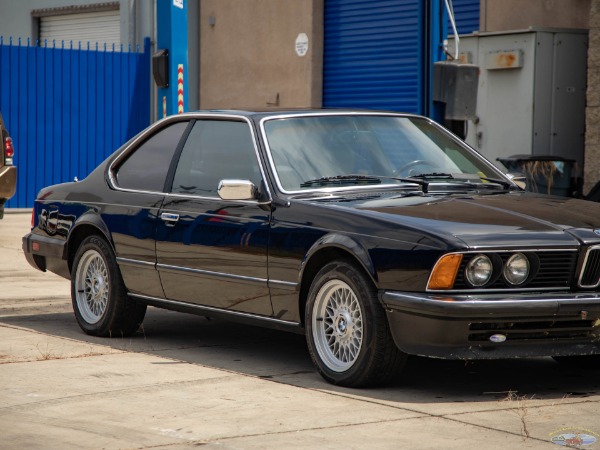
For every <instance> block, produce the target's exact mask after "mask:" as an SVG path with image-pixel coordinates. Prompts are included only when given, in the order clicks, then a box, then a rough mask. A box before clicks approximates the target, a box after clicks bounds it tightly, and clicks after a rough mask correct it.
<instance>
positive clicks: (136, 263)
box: [117, 257, 156, 269]
mask: <svg viewBox="0 0 600 450" xmlns="http://www.w3.org/2000/svg"><path fill="white" fill-rule="evenodd" d="M117 263H119V264H128V265H130V266H142V267H152V268H153V269H156V263H155V262H149V261H140V260H137V259H130V258H121V257H117Z"/></svg>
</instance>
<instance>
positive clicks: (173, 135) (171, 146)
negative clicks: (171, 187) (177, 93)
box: [117, 121, 189, 192]
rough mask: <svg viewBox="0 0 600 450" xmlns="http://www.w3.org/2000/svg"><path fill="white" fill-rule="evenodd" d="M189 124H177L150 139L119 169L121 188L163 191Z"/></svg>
mask: <svg viewBox="0 0 600 450" xmlns="http://www.w3.org/2000/svg"><path fill="white" fill-rule="evenodd" d="M188 124H189V122H188V121H185V122H177V123H174V124H172V125H169V126H167V127H165V128H163V129H161V130H160V131H158V132H157V133H156V134H154V135H153V136H151V137H150V138H148V139H146V140H145V141H144V142H143V143H142V144H141V145H140V146H139V147H138V148H137V149H136V150H134V151H133V153H132V154H131V155H129V156H128V157H127V159H126V160H125V162H123V163H122V164H121V165H119V167H118V168H117V184H118V185H119V187H122V188H123V189H133V190H138V191H152V192H163V191H164V188H165V180H166V178H167V173H168V172H169V166H170V165H171V160H172V159H173V155H174V154H175V150H176V149H177V145H178V144H179V141H180V140H181V137H182V136H183V133H184V132H185V129H186V128H187V126H188Z"/></svg>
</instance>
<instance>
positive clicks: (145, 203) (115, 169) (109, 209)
mask: <svg viewBox="0 0 600 450" xmlns="http://www.w3.org/2000/svg"><path fill="white" fill-rule="evenodd" d="M188 125H189V120H170V121H167V122H166V123H163V124H162V125H161V126H159V127H158V128H156V129H154V130H153V131H152V132H151V133H148V134H147V135H146V136H142V137H140V139H139V142H137V143H134V144H133V145H132V146H131V147H130V148H129V149H127V150H126V151H125V152H124V153H122V154H121V155H120V156H119V157H118V158H117V159H116V160H115V161H114V162H113V163H112V164H111V168H110V179H111V181H112V185H113V187H114V190H113V191H111V192H112V195H111V196H110V197H108V198H105V199H104V202H103V206H102V219H103V220H104V222H105V223H106V225H107V227H108V229H109V230H111V237H112V240H113V243H114V246H115V252H116V257H117V263H118V264H119V268H120V269H121V274H122V276H123V280H124V282H125V286H126V287H127V290H128V291H129V292H131V293H133V294H136V295H144V296H149V297H157V298H163V297H164V293H163V289H162V285H161V283H160V278H159V275H158V272H157V270H156V247H155V241H154V239H155V234H156V226H157V222H158V212H159V208H160V206H161V205H162V202H163V199H164V197H165V192H164V191H165V184H166V181H167V177H168V174H169V167H170V166H171V163H172V160H173V158H174V156H175V154H176V151H177V148H178V144H179V142H180V141H181V139H182V137H183V136H184V134H185V132H186V129H187V127H188ZM59 221H60V218H59V217H58V216H57V217H55V218H53V217H52V212H51V213H50V215H49V216H48V222H49V224H52V222H54V223H53V224H52V226H53V227H54V229H55V230H56V231H57V232H58V231H59V228H58V227H59V225H60V223H59Z"/></svg>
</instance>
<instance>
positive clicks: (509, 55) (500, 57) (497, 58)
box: [485, 49, 523, 70]
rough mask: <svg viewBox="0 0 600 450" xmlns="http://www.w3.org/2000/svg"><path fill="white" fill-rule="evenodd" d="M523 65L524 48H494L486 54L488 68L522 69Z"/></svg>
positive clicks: (486, 66)
mask: <svg viewBox="0 0 600 450" xmlns="http://www.w3.org/2000/svg"><path fill="white" fill-rule="evenodd" d="M521 67H523V50H522V49H515V50H494V51H491V52H489V53H488V54H487V55H486V60H485V68H486V69H488V70H502V69H520V68H521Z"/></svg>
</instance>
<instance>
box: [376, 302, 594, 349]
mask: <svg viewBox="0 0 600 450" xmlns="http://www.w3.org/2000/svg"><path fill="white" fill-rule="evenodd" d="M381 301H382V304H383V305H384V307H385V309H386V312H387V317H388V321H389V324H390V328H391V331H392V335H393V337H394V341H395V342H396V345H397V346H398V348H400V349H401V350H402V351H404V352H406V353H409V354H417V355H423V356H432V357H439V358H446V359H497V358H511V357H531V356H569V355H588V354H600V293H596V292H590V293H582V294H568V293H561V294H539V293H537V294H530V295H523V294H520V295H488V296H479V297H473V296H453V297H448V296H439V295H428V294H413V293H402V292H384V293H382V295H381Z"/></svg>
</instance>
